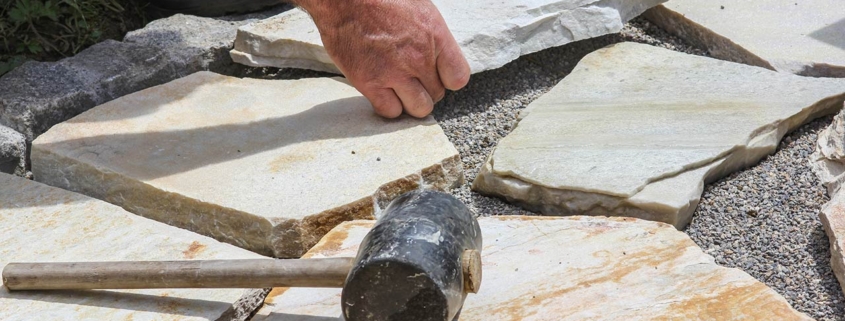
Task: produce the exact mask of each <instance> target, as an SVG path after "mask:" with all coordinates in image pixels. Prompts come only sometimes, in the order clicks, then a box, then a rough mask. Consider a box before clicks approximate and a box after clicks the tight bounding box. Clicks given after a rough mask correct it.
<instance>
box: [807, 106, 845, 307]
mask: <svg viewBox="0 0 845 321" xmlns="http://www.w3.org/2000/svg"><path fill="white" fill-rule="evenodd" d="M810 165H811V166H812V167H813V171H814V172H815V173H816V175H817V176H818V177H819V179H820V180H821V181H822V184H824V185H825V187H827V190H828V194H830V201H829V202H828V203H827V204H825V205H824V207H822V211H821V213H819V218H820V219H821V221H822V225H824V229H825V232H826V234H827V237H828V240H830V265H831V267H832V268H833V274H834V275H836V278H837V279H838V280H839V285H840V286H841V287H842V291H843V292H845V190H842V188H841V187H842V182H843V181H845V108H843V110H842V111H840V112H839V114H837V115H836V116H835V117H834V118H833V123H831V124H830V126H828V127H827V128H825V129H824V130H822V132H821V133H819V137H818V145H817V146H816V151H815V152H814V153H813V155H811V156H810Z"/></svg>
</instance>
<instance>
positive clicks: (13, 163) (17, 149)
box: [0, 125, 26, 176]
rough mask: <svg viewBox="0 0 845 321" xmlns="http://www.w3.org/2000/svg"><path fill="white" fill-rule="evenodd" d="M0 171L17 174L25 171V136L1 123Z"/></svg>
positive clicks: (20, 174)
mask: <svg viewBox="0 0 845 321" xmlns="http://www.w3.org/2000/svg"><path fill="white" fill-rule="evenodd" d="M0 172H2V173H8V174H17V175H18V176H24V175H25V173H26V138H25V137H24V136H23V134H21V133H18V132H17V131H15V130H14V129H11V128H9V127H6V126H3V125H0Z"/></svg>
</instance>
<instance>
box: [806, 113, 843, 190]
mask: <svg viewBox="0 0 845 321" xmlns="http://www.w3.org/2000/svg"><path fill="white" fill-rule="evenodd" d="M817 142H818V145H817V147H816V151H815V152H813V154H812V155H811V156H810V159H811V161H810V165H811V167H812V168H813V171H814V172H815V173H816V176H818V177H819V179H820V180H821V182H822V184H823V185H824V186H825V187H826V188H827V193H828V194H830V195H834V194H836V192H837V191H838V190H839V187H840V185H842V182H843V181H845V108H843V110H842V111H840V112H839V113H838V114H836V116H834V117H833V123H831V124H830V126H828V127H827V128H825V129H824V130H822V132H821V133H819V137H818V141H817Z"/></svg>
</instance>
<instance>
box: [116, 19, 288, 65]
mask: <svg viewBox="0 0 845 321" xmlns="http://www.w3.org/2000/svg"><path fill="white" fill-rule="evenodd" d="M288 9H290V6H289V5H283V6H278V7H275V8H272V9H269V10H264V11H261V12H259V13H255V14H250V15H239V16H224V17H216V18H206V17H197V16H192V15H184V14H176V15H173V16H170V17H167V18H163V19H158V20H155V21H153V22H150V23H149V24H147V25H146V26H145V27H144V28H142V29H138V30H135V31H132V32H129V33H127V34H126V37H124V39H123V41H125V42H130V43H137V44H143V45H146V46H151V47H156V48H160V49H161V50H166V51H168V52H170V53H171V57H172V59H176V60H178V64H179V65H184V66H186V67H187V70H186V71H185V73H186V74H189V73H192V72H196V71H200V70H210V71H214V72H217V73H223V74H232V73H236V71H234V69H237V65H234V64H233V63H232V58H231V57H230V55H229V50H231V49H232V46H233V45H234V42H235V35H236V34H237V29H238V27H240V26H242V25H245V24H247V23H251V22H255V21H258V20H259V19H264V18H267V17H270V16H273V15H276V14H279V13H280V12H283V11H286V10H288Z"/></svg>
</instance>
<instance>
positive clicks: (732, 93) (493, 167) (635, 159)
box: [473, 43, 845, 228]
mask: <svg viewBox="0 0 845 321" xmlns="http://www.w3.org/2000/svg"><path fill="white" fill-rule="evenodd" d="M843 93H845V79H831V78H808V77H800V76H796V75H792V74H787V73H778V72H774V71H770V70H766V69H763V68H758V67H752V66H747V65H743V64H737V63H732V62H727V61H723V60H717V59H712V58H706V57H698V56H692V55H687V54H682V53H677V52H673V51H670V50H666V49H662V48H657V47H653V46H648V45H643V44H635V43H620V44H615V45H611V46H608V47H606V48H603V49H600V50H598V51H596V52H593V53H591V54H589V55H587V56H586V57H584V58H583V59H582V60H581V61H580V62H579V64H578V65H577V66H576V67H575V69H574V70H573V71H572V73H571V74H569V75H568V76H567V77H566V78H564V79H563V81H561V82H560V83H559V84H558V85H557V86H555V87H554V88H553V89H552V90H551V91H550V92H549V93H547V94H545V95H543V96H541V97H540V98H538V99H537V100H535V101H534V102H532V103H531V104H530V105H529V106H528V107H527V108H526V109H525V110H524V111H523V112H522V113H521V114H520V116H519V119H518V123H517V125H516V126H515V129H514V130H513V131H512V132H511V133H510V134H509V135H508V136H507V137H505V138H503V139H502V140H501V141H500V142H499V144H498V146H497V147H496V149H495V150H494V151H493V152H492V154H491V155H490V156H489V158H488V160H487V162H486V163H485V165H483V167H482V168H481V170H480V173H479V175H478V176H477V177H476V179H475V181H474V182H473V188H474V189H475V190H476V191H478V192H480V193H484V194H488V195H493V196H498V197H502V198H505V199H507V200H509V201H511V202H514V203H517V204H520V205H522V206H524V207H526V208H528V209H531V210H534V211H538V212H541V213H544V214H549V215H608V216H632V217H638V218H644V219H649V220H657V221H661V222H666V223H670V224H673V225H675V226H676V227H678V228H682V227H684V226H686V225H687V224H688V223H689V221H690V219H691V215H692V212H693V211H694V210H695V207H696V206H697V205H698V201H699V199H700V196H701V190H702V188H703V184H704V183H706V182H710V181H713V180H715V179H717V178H719V177H722V176H724V175H726V174H729V173H731V172H733V171H735V170H738V169H741V168H744V167H746V166H749V165H752V164H754V163H756V162H758V161H759V160H760V159H761V158H763V157H765V156H766V155H768V154H771V153H772V152H774V151H775V149H776V147H777V145H778V142H779V141H780V139H781V137H783V135H784V134H785V133H787V132H788V131H791V130H792V129H794V128H797V127H798V126H800V125H802V124H804V123H806V122H807V121H809V120H811V119H813V118H816V117H818V116H820V115H824V114H831V113H834V112H835V111H836V110H837V109H838V108H840V107H841V106H842V101H843V100H845V94H843Z"/></svg>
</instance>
